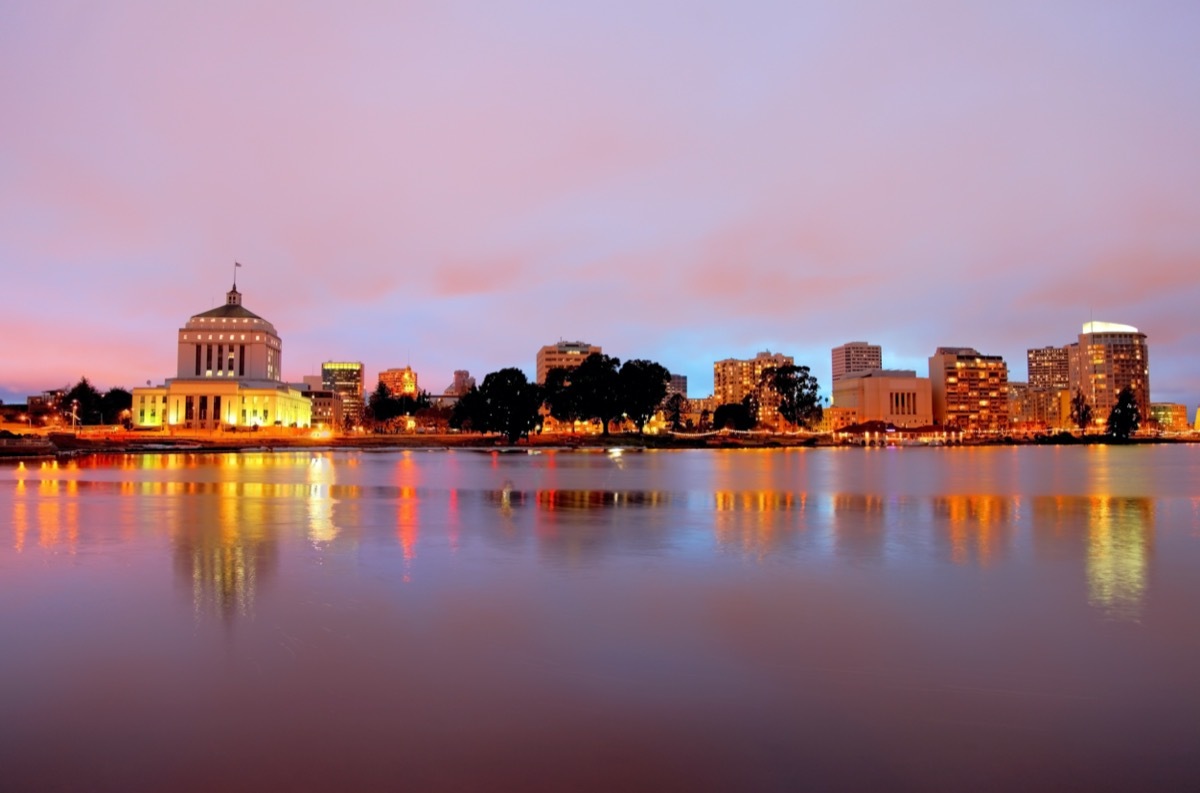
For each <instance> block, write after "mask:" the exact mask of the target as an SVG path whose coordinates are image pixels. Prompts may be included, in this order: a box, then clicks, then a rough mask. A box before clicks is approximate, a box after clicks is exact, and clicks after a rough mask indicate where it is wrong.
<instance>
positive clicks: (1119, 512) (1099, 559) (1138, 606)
mask: <svg viewBox="0 0 1200 793" xmlns="http://www.w3.org/2000/svg"><path fill="white" fill-rule="evenodd" d="M1033 510H1034V519H1035V532H1036V536H1037V537H1038V538H1039V542H1040V543H1041V544H1042V546H1043V547H1045V548H1047V549H1048V548H1049V547H1050V546H1051V545H1052V544H1053V545H1058V546H1061V545H1067V544H1076V543H1078V542H1080V541H1082V542H1084V543H1085V545H1086V549H1085V553H1086V560H1087V562H1086V571H1087V591H1088V603H1089V604H1091V605H1092V606H1093V607H1095V608H1096V609H1098V610H1100V611H1101V612H1102V613H1104V614H1105V615H1106V616H1107V617H1109V618H1111V619H1116V620H1127V621H1137V620H1139V619H1140V618H1141V615H1142V609H1143V607H1144V604H1145V598H1146V591H1147V589H1148V580H1149V570H1150V560H1151V559H1152V558H1153V555H1154V532H1155V503H1154V501H1153V500H1152V499H1149V498H1136V497H1118V496H1075V497H1072V496H1053V497H1043V498H1035V499H1034V500H1033ZM1072 555H1074V554H1072Z"/></svg>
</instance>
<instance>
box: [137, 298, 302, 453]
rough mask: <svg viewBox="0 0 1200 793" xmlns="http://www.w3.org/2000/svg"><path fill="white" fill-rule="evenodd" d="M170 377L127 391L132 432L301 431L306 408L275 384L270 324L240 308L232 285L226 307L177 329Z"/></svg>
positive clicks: (278, 347)
mask: <svg viewBox="0 0 1200 793" xmlns="http://www.w3.org/2000/svg"><path fill="white" fill-rule="evenodd" d="M178 341H179V353H178V365H177V368H176V376H175V377H173V378H171V379H168V380H167V381H166V383H165V384H164V385H161V386H156V387H147V388H135V389H134V390H133V422H134V424H135V425H136V426H138V427H163V426H166V427H172V428H178V429H180V430H193V431H195V430H207V431H215V430H236V429H238V428H245V427H307V426H308V425H309V423H310V421H311V415H312V414H311V406H312V403H311V402H310V401H309V400H308V399H307V398H306V397H305V396H304V394H303V392H301V391H299V390H297V389H295V388H292V387H291V386H289V385H288V384H287V383H285V382H283V380H282V375H281V372H282V364H283V341H282V340H281V339H280V338H279V334H278V333H277V332H276V331H275V326H274V325H272V324H271V323H270V322H268V321H267V320H265V319H263V318H262V317H260V316H259V315H257V314H255V313H254V312H253V311H250V310H249V309H247V308H246V307H245V306H243V305H242V295H241V293H240V292H238V290H237V284H236V283H235V284H234V285H233V289H231V290H229V292H227V293H226V295H225V305H223V306H218V307H216V308H214V309H210V310H209V311H204V312H202V313H200V314H196V315H195V316H193V317H192V318H191V319H189V320H188V321H187V324H186V325H184V326H183V327H182V328H180V329H179V340H178Z"/></svg>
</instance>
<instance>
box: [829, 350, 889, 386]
mask: <svg viewBox="0 0 1200 793" xmlns="http://www.w3.org/2000/svg"><path fill="white" fill-rule="evenodd" d="M882 368H883V348H882V347H880V346H879V345H878V344H867V343H866V342H865V341H851V342H846V343H845V344H843V345H842V346H840V347H834V348H833V382H835V383H836V382H837V381H838V380H841V379H842V378H843V377H845V376H846V375H848V374H854V373H855V372H869V371H871V370H873V369H882Z"/></svg>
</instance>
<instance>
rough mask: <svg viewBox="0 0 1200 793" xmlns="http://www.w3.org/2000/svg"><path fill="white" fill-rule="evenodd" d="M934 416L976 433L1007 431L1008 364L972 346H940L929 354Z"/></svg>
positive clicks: (941, 422) (940, 421)
mask: <svg viewBox="0 0 1200 793" xmlns="http://www.w3.org/2000/svg"><path fill="white" fill-rule="evenodd" d="M929 381H930V386H931V391H932V394H933V420H934V422H935V423H936V424H939V425H941V426H942V427H944V428H945V429H948V430H952V431H958V432H964V433H967V434H974V435H997V434H1004V433H1007V432H1008V430H1009V423H1008V366H1007V364H1005V363H1004V358H1002V357H1001V356H999V355H984V354H983V353H981V352H979V351H978V350H976V349H974V348H972V347H938V348H937V352H935V353H934V354H933V355H932V356H931V357H930V358H929Z"/></svg>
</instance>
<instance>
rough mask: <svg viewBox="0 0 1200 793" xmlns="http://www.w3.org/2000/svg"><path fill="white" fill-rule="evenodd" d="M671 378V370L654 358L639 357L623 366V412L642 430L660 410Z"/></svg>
mask: <svg viewBox="0 0 1200 793" xmlns="http://www.w3.org/2000/svg"><path fill="white" fill-rule="evenodd" d="M670 382H671V373H670V372H668V371H667V369H666V367H665V366H663V365H662V364H658V363H655V362H654V361H646V360H643V359H641V358H635V359H633V360H630V361H626V362H625V363H624V365H622V366H621V369H620V371H619V372H618V385H619V387H620V394H621V406H622V408H623V410H622V411H621V412H623V413H624V414H625V415H627V416H629V418H630V419H632V420H633V423H634V424H636V425H637V428H638V432H639V433H643V432H645V430H646V422H647V421H649V420H650V419H651V417H652V416H654V414H655V412H657V411H658V406H659V405H661V404H662V401H663V398H664V397H665V396H666V395H667V385H668V384H669V383H670Z"/></svg>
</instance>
